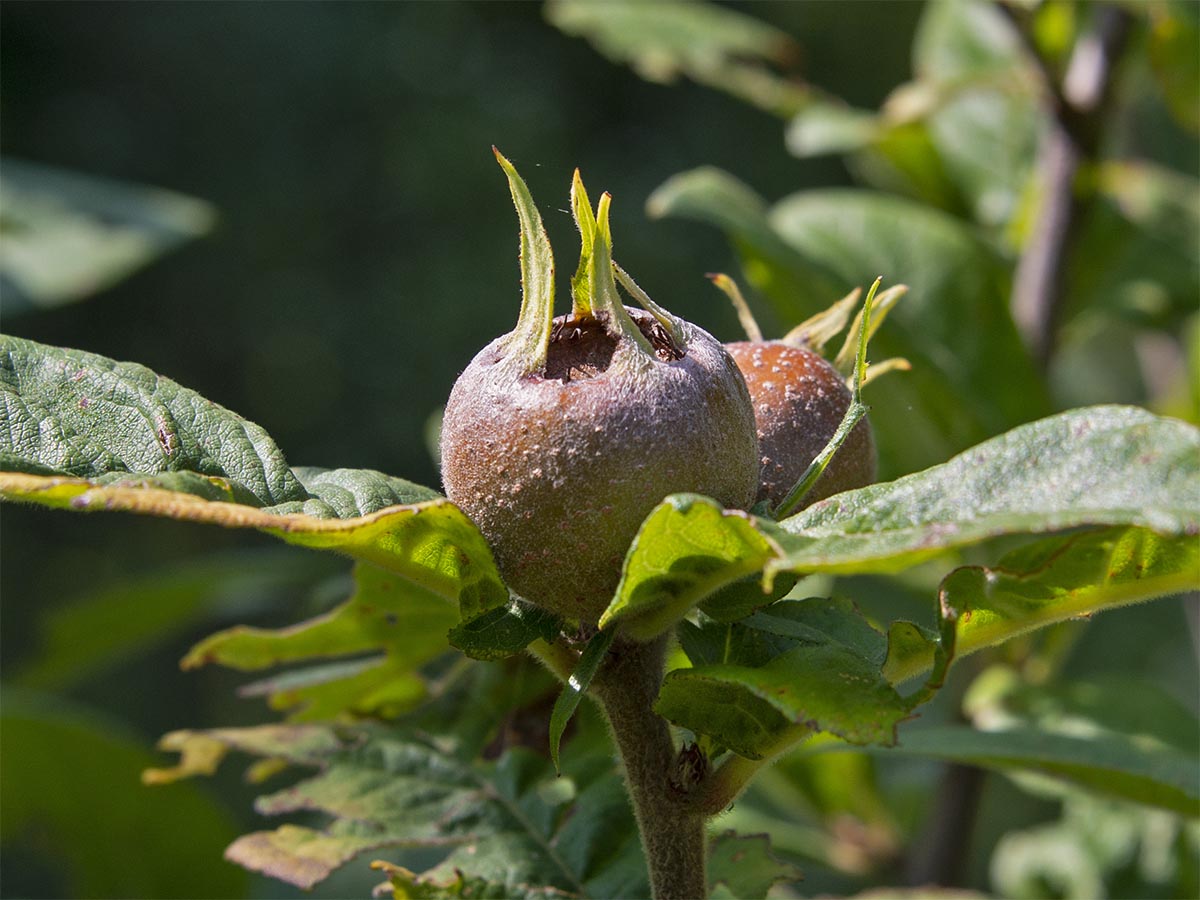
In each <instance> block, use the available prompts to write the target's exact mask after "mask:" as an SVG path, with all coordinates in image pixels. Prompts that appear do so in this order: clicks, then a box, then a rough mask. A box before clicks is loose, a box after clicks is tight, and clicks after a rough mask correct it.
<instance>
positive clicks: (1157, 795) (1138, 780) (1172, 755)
mask: <svg viewBox="0 0 1200 900" xmlns="http://www.w3.org/2000/svg"><path fill="white" fill-rule="evenodd" d="M887 752H888V753H897V754H902V755H906V756H918V757H922V758H925V759H940V760H946V761H950V762H958V763H964V764H967V765H974V766H981V767H983V768H985V769H995V770H998V771H1007V772H1012V771H1028V772H1037V773H1040V774H1043V775H1049V776H1052V777H1054V778H1058V779H1061V780H1063V781H1067V782H1069V783H1071V784H1076V785H1079V786H1081V787H1085V788H1088V789H1090V790H1093V791H1097V792H1100V793H1103V794H1107V795H1109V796H1112V797H1121V798H1124V799H1127V800H1132V801H1134V802H1136V803H1144V804H1148V805H1151V806H1159V807H1162V808H1163V809H1169V810H1172V811H1173V812H1177V813H1180V814H1181V815H1185V816H1196V815H1200V770H1198V769H1197V767H1196V758H1195V753H1194V751H1193V752H1184V751H1180V750H1177V749H1175V748H1173V747H1166V746H1161V745H1158V746H1153V745H1146V744H1144V743H1139V742H1138V741H1137V740H1136V739H1135V738H1133V737H1130V736H1127V735H1119V734H1102V735H1093V736H1088V737H1077V736H1068V735H1063V734H1054V733H1051V732H1047V731H1043V730H1040V729H1034V728H1017V729H1010V730H1006V731H994V732H988V731H976V730H974V729H972V728H967V727H962V726H939V727H933V728H921V729H911V730H908V731H906V732H905V733H904V735H903V738H902V740H901V742H900V744H899V746H897V747H894V748H892V749H890V750H888V751H887Z"/></svg>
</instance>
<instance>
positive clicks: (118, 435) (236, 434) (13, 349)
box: [0, 335, 308, 506]
mask: <svg viewBox="0 0 1200 900" xmlns="http://www.w3.org/2000/svg"><path fill="white" fill-rule="evenodd" d="M0 391H3V402H4V405H3V411H2V412H3V416H2V418H0V426H2V427H0V466H2V467H3V468H4V469H5V470H6V471H10V472H33V473H38V474H57V475H71V476H75V477H79V478H98V477H101V476H104V475H109V474H113V473H130V474H136V475H160V474H164V473H174V472H184V473H191V474H194V475H199V476H203V477H204V478H206V479H210V480H212V479H220V480H221V482H222V483H223V484H224V485H225V486H227V488H228V490H229V491H231V492H232V494H233V498H234V499H236V500H237V501H238V502H240V503H247V504H250V505H253V506H271V505H273V504H277V503H284V502H287V501H290V500H292V501H294V500H305V499H308V494H307V492H306V491H305V489H304V487H303V486H302V485H301V483H300V481H299V479H298V478H297V477H296V475H295V473H294V472H293V471H292V470H291V469H290V468H289V467H288V465H287V463H286V461H285V460H284V458H283V454H282V453H281V452H280V450H279V448H278V447H277V446H276V445H275V443H274V442H273V441H272V440H271V439H270V437H268V435H267V434H266V432H265V431H263V430H262V429H261V428H260V427H258V426H257V425H255V424H253V423H251V422H247V421H246V420H245V419H243V418H241V417H240V416H238V415H236V414H234V413H232V412H230V411H229V410H227V409H225V408H223V407H221V406H218V405H217V404H215V403H212V402H210V401H208V400H205V399H204V398H202V397H200V396H199V395H198V394H196V393H195V392H194V391H189V390H188V389H186V388H184V387H181V386H180V385H178V384H176V383H175V382H173V381H171V380H170V379H168V378H160V377H159V376H158V375H156V374H155V373H153V372H151V371H150V370H149V369H147V368H145V367H144V366H140V365H137V364H136V363H119V362H114V361H112V360H110V359H106V358H104V357H102V356H97V355H96V354H93V353H85V352H83V351H79V350H62V349H59V348H57V347H47V346H45V345H43V344H37V343H34V342H33V341H27V340H23V339H21V338H16V337H9V336H7V335H4V336H0Z"/></svg>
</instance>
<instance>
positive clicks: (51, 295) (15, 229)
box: [0, 158, 216, 315]
mask: <svg viewBox="0 0 1200 900" xmlns="http://www.w3.org/2000/svg"><path fill="white" fill-rule="evenodd" d="M0 193H3V195H4V215H3V217H0V235H3V240H2V241H0V286H2V288H3V293H4V312H5V314H6V315H14V314H19V313H22V312H25V311H27V310H29V309H36V308H39V307H40V308H46V307H53V306H59V305H61V304H65V303H70V302H72V301H75V300H80V299H83V298H84V297H87V296H89V295H91V294H95V293H97V292H98V291H102V290H104V289H105V288H107V287H110V286H112V285H113V284H116V283H117V282H119V281H121V280H122V279H124V278H126V277H128V276H129V275H131V274H133V273H134V272H136V271H137V270H138V269H140V268H142V267H143V266H145V265H147V264H149V263H150V262H152V261H153V260H155V259H156V258H157V257H159V256H161V255H163V254H164V253H167V252H169V251H171V250H173V249H175V248H176V247H178V246H179V245H181V244H183V243H186V242H187V241H190V240H193V239H195V238H198V237H201V236H203V235H205V234H207V233H208V231H209V230H210V229H211V228H212V226H213V222H214V221H215V219H216V213H215V211H214V210H213V208H212V207H211V206H210V205H209V204H207V203H205V202H204V201H203V200H197V199H195V198H193V197H185V196H184V195H182V194H177V193H175V192H173V191H166V190H163V189H161V188H152V187H147V186H145V185H135V184H126V183H122V182H117V181H110V180H108V179H103V178H96V177H93V176H90V175H81V174H78V173H76V172H69V171H65V170H62V169H54V168H50V167H48V166H43V165H37V164H34V163H30V162H23V161H20V160H15V159H11V158H5V159H4V163H3V173H2V174H0Z"/></svg>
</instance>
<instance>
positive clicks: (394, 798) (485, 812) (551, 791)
mask: <svg viewBox="0 0 1200 900" xmlns="http://www.w3.org/2000/svg"><path fill="white" fill-rule="evenodd" d="M297 727H298V726H293V728H297ZM291 737H299V738H300V741H298V742H297V743H296V744H293V743H291V742H290V741H289V735H287V734H286V733H283V732H280V731H279V729H278V727H276V728H275V729H274V730H273V731H272V730H268V729H264V728H257V729H253V728H252V729H222V730H217V731H211V732H190V733H181V734H177V735H174V736H169V746H170V747H172V748H176V749H181V750H183V751H184V752H185V754H186V751H187V748H188V747H189V746H196V747H198V748H199V751H198V752H196V757H197V758H198V759H200V760H201V761H202V762H203V763H204V767H203V768H200V767H199V766H193V767H192V769H191V770H188V769H187V768H186V767H185V769H184V770H183V771H182V772H180V771H176V772H173V773H171V774H173V775H175V776H178V775H180V774H187V773H188V772H189V771H203V772H209V771H212V769H213V768H215V764H214V763H213V762H212V757H213V756H217V757H218V758H219V756H220V755H221V754H222V753H224V752H225V751H227V750H229V749H239V750H244V751H248V752H251V753H254V754H257V755H263V756H269V757H275V756H279V757H281V758H283V759H286V760H288V761H290V762H293V763H297V764H301V765H306V766H312V765H319V766H320V771H319V772H318V773H317V774H316V775H314V776H313V777H310V778H307V779H305V780H303V781H301V782H299V783H297V784H294V785H292V786H290V787H288V788H286V789H284V790H281V791H279V792H277V793H274V794H269V795H267V796H264V797H260V798H259V800H258V803H257V809H258V811H259V812H260V813H262V814H263V815H268V816H269V815H281V814H288V813H294V812H300V811H304V812H306V813H309V814H319V815H321V816H327V817H329V822H328V824H326V825H324V826H323V827H310V826H307V825H305V826H302V825H290V824H289V825H282V826H280V827H279V828H277V829H275V830H274V831H260V832H255V833H253V834H249V835H245V836H244V837H241V838H239V839H238V840H236V841H235V842H234V843H233V844H232V845H231V846H230V847H229V849H228V850H227V851H226V857H227V858H228V859H230V860H232V861H233V862H236V863H238V864H239V865H242V866H244V867H246V868H249V869H251V870H253V871H258V872H263V873H264V874H267V875H270V876H272V877H274V878H278V879H280V880H283V881H286V882H288V883H290V884H294V885H297V886H300V887H306V888H307V887H311V886H313V885H315V884H317V883H318V882H320V881H322V880H323V879H324V878H326V877H327V876H328V875H329V874H330V873H331V872H333V871H334V870H335V869H337V868H338V867H340V866H342V865H344V864H346V863H348V862H350V861H351V860H353V859H355V858H356V857H357V856H359V855H360V854H362V853H363V852H365V851H367V850H384V849H387V848H399V847H405V848H428V849H430V850H443V851H447V850H448V851H449V855H448V856H446V857H445V859H443V860H442V861H441V862H440V863H436V864H434V865H433V866H432V867H431V868H429V869H427V870H426V871H424V872H421V873H415V874H416V878H415V879H414V880H416V881H417V882H418V883H421V884H426V885H431V886H432V885H437V884H454V883H455V881H456V880H457V878H458V877H459V876H458V874H457V873H458V872H459V871H465V872H469V873H470V874H469V876H467V877H468V878H469V879H470V881H471V882H473V883H477V884H479V885H486V886H487V892H486V893H484V894H483V896H498V897H508V896H514V897H525V896H544V895H545V891H544V890H543V889H550V888H553V889H556V890H558V891H562V892H565V893H569V894H572V895H575V896H584V897H586V896H593V897H609V896H622V897H638V896H648V891H649V886H648V883H647V879H646V872H645V865H644V863H643V861H642V857H641V850H640V847H639V845H638V841H637V829H636V828H635V826H634V823H633V820H632V816H631V814H630V811H629V806H628V801H627V799H626V797H625V794H624V790H623V788H622V786H621V783H620V780H619V778H618V777H617V775H616V773H615V772H614V771H613V769H612V766H611V764H610V763H609V761H608V759H607V757H605V758H603V759H601V758H592V759H586V758H584V759H578V760H574V761H573V762H572V763H570V764H568V765H567V766H565V767H564V768H565V770H566V771H565V774H564V776H563V777H561V778H556V777H555V774H554V771H553V768H552V767H551V766H550V765H549V762H548V761H547V760H545V759H544V758H542V757H539V756H537V755H535V754H532V753H530V752H528V751H524V750H513V751H510V752H508V753H506V754H505V755H504V756H503V757H501V758H500V759H499V760H498V761H497V762H495V763H486V764H485V763H476V764H472V763H468V762H464V761H463V760H461V759H458V758H455V757H454V756H451V755H448V754H446V753H445V752H443V751H441V750H439V749H437V748H436V747H435V746H433V745H432V744H429V743H427V742H425V741H422V740H418V739H415V738H412V737H408V736H405V735H404V734H402V733H399V732H396V731H389V730H386V729H382V728H365V727H364V728H361V729H359V730H357V731H354V732H341V733H340V734H337V733H335V732H334V731H333V730H331V729H329V728H321V727H318V726H308V727H306V728H305V730H304V731H303V732H299V733H297V734H294V735H292V736H291ZM205 754H207V757H205ZM185 761H186V755H185Z"/></svg>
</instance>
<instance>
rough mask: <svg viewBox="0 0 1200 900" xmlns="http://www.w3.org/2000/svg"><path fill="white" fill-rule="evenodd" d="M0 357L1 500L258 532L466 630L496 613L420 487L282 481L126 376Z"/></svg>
mask: <svg viewBox="0 0 1200 900" xmlns="http://www.w3.org/2000/svg"><path fill="white" fill-rule="evenodd" d="M0 351H2V354H3V355H0V391H2V395H0V398H2V400H3V406H2V407H0V467H2V468H3V469H5V470H6V471H4V472H3V473H0V497H4V498H6V499H9V500H22V501H29V502H33V503H38V504H41V505H44V506H50V507H54V508H59V509H68V510H73V511H76V512H92V511H106V510H122V511H127V512H136V513H141V514H144V515H153V516H162V517H166V518H173V519H180V520H183V521H191V522H206V523H211V524H217V525H222V526H225V527H229V528H257V529H259V530H262V531H266V532H268V533H270V534H274V535H275V536H277V537H279V538H282V539H283V540H285V541H287V542H289V543H293V544H299V545H301V546H306V547H311V548H314V549H322V550H336V551H339V552H342V553H345V554H347V555H349V556H353V557H355V558H357V559H362V560H366V561H369V562H373V563H375V564H377V565H379V566H381V567H383V568H385V569H388V570H390V571H393V572H396V573H398V574H400V575H403V576H404V577H405V578H407V579H409V580H410V581H412V582H414V583H415V584H417V585H419V586H420V587H423V588H425V589H428V590H431V591H433V592H435V593H437V594H440V595H441V596H444V597H447V598H449V599H451V600H454V601H455V602H457V603H458V604H459V606H460V610H461V612H462V615H463V617H464V618H466V619H470V618H473V617H474V616H476V615H480V614H482V613H485V612H488V611H489V610H491V609H495V608H497V607H500V606H503V605H505V604H507V603H508V591H507V589H506V588H505V587H504V584H503V582H502V581H501V580H500V576H499V573H498V572H497V570H496V567H495V563H494V562H493V560H492V555H491V551H490V549H489V548H488V546H487V543H486V541H485V540H484V538H483V536H482V535H481V534H480V533H479V531H478V529H477V528H476V527H475V526H474V524H472V523H471V521H470V520H469V519H468V518H467V517H466V516H465V515H464V514H463V513H462V512H461V511H460V510H459V509H458V508H457V507H455V506H453V505H452V504H451V503H450V502H449V501H447V500H445V499H444V498H442V497H440V496H439V495H438V494H437V493H436V492H434V491H431V490H429V489H428V488H424V487H421V486H419V485H415V484H412V483H411V482H407V481H404V480H403V479H399V478H393V477H391V476H387V475H383V474H381V473H379V472H373V471H368V470H355V469H334V470H325V469H295V470H293V469H291V468H290V467H289V466H288V465H287V462H286V460H285V459H284V457H283V454H282V452H281V451H280V450H279V448H278V447H277V446H276V445H275V443H274V442H273V441H272V440H271V439H270V437H269V436H268V435H267V434H266V433H265V432H264V431H263V430H262V429H261V428H260V427H259V426H257V425H254V424H253V423H251V422H247V421H246V420H245V419H243V418H241V417H240V416H238V415H237V414H236V413H232V412H230V411H229V410H227V409H224V408H223V407H221V406H218V405H217V404H215V403H212V402H210V401H208V400H205V399H204V398H202V397H200V396H199V395H198V394H196V393H195V392H194V391H190V390H188V389H186V388H183V387H181V386H179V385H178V384H176V383H174V382H173V381H171V380H170V379H167V378H162V377H160V376H157V375H155V374H154V373H153V372H151V371H150V370H149V369H146V368H144V367H142V366H139V365H136V364H133V363H117V362H114V361H112V360H109V359H105V358H104V357H101V356H97V355H95V354H91V353H84V352H81V351H76V350H62V349H59V348H55V347H47V346H45V345H41V344H36V343H34V342H32V341H26V340H22V339H19V338H13V337H7V336H4V337H0Z"/></svg>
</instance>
